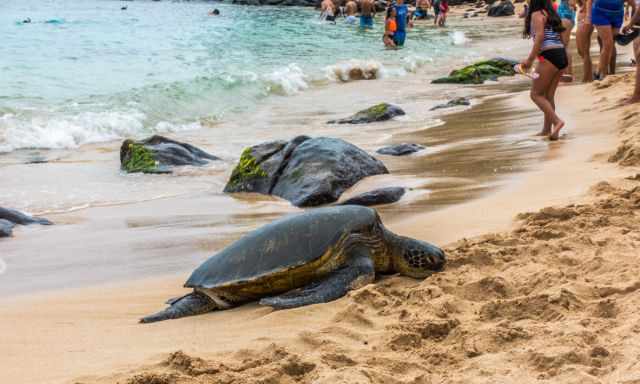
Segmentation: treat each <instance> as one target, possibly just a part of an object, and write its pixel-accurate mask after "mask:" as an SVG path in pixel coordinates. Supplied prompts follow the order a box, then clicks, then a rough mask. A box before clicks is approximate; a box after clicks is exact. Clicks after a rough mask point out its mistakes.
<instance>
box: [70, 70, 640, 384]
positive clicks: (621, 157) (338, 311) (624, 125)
mask: <svg viewBox="0 0 640 384" xmlns="http://www.w3.org/2000/svg"><path fill="white" fill-rule="evenodd" d="M630 84H631V76H630V75H623V76H617V77H611V78H610V79H609V80H607V82H601V83H596V84H595V85H593V86H592V88H593V90H594V95H595V96H596V97H600V99H599V103H598V108H600V109H601V111H599V112H601V113H608V112H607V111H609V112H610V111H615V113H616V115H615V116H618V117H619V125H618V127H617V129H618V131H619V134H620V137H621V139H622V142H621V144H620V147H619V148H618V149H617V150H616V151H615V152H612V154H611V155H610V156H608V160H609V161H610V162H616V163H618V164H620V165H621V166H624V167H631V168H622V171H623V172H626V174H627V176H628V177H626V178H621V177H614V178H610V179H608V180H607V181H602V182H599V183H597V184H595V185H594V186H593V187H592V188H591V189H590V191H589V193H588V194H587V195H586V196H583V197H582V198H581V199H580V201H577V202H575V203H572V204H562V205H556V206H548V207H545V208H542V209H539V210H536V211H532V212H526V213H521V214H519V215H517V217H516V218H515V220H516V224H515V226H514V227H513V228H512V229H511V230H508V231H501V232H497V233H489V234H484V235H481V236H477V237H473V238H468V239H466V238H463V239H461V240H458V241H456V242H454V243H452V244H450V245H449V246H448V247H447V248H446V252H447V254H448V256H449V263H448V266H447V268H446V270H445V271H444V272H442V273H439V274H437V275H434V276H432V277H431V278H428V279H426V280H424V281H422V282H420V281H415V280H411V279H406V278H402V277H397V276H392V277H386V278H382V279H381V280H380V281H378V282H376V283H375V284H370V285H368V286H366V287H364V288H362V289H359V290H357V291H354V292H351V293H350V294H349V295H348V296H347V297H346V298H344V299H341V300H339V301H337V302H335V303H330V304H325V305H320V306H313V307H311V308H312V309H310V311H312V312H313V311H317V312H315V313H317V314H318V315H319V316H325V319H323V320H322V321H321V322H320V325H319V326H316V325H317V324H314V326H310V327H309V330H302V331H301V330H300V329H295V330H294V329H292V333H291V335H289V338H287V339H280V340H278V339H277V338H273V339H272V338H270V337H263V338H258V339H256V340H255V346H254V347H249V348H240V349H238V350H234V351H229V352H228V353H211V354H209V353H199V354H197V355H195V354H192V353H189V352H183V351H180V350H178V351H174V352H172V353H170V354H168V355H165V357H163V358H161V359H159V360H160V362H158V363H152V364H148V365H144V366H140V367H138V368H134V369H132V370H125V371H121V372H118V373H115V374H111V375H106V376H100V377H92V378H84V379H80V380H79V381H78V382H81V383H114V382H118V383H127V384H174V383H175V384H187V383H188V384H195V383H416V384H417V383H445V382H446V383H495V382H518V383H529V382H539V381H543V382H553V383H605V382H607V383H609V382H611V383H626V384H632V383H638V382H640V362H639V361H640V325H639V324H640V311H638V308H640V264H639V263H638V255H637V249H638V247H639V246H640V235H639V233H640V216H638V214H637V212H638V211H637V210H638V208H640V176H639V175H638V174H637V171H638V169H637V168H635V166H637V165H639V164H640V163H639V162H638V161H637V160H636V159H637V154H638V153H640V152H638V145H640V119H639V115H638V109H637V106H628V107H618V106H617V104H616V103H617V101H618V99H619V98H620V97H622V96H624V94H625V93H626V92H628V91H629V85H630ZM609 116H612V115H611V114H609ZM597 157H602V156H597ZM301 310H303V309H299V310H296V311H301ZM292 314H295V311H294V312H292ZM272 315H280V316H286V315H284V314H282V313H273V314H272ZM272 315H271V316H272ZM276 318H277V316H276ZM156 361H157V360H156Z"/></svg>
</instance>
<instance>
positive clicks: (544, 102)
mask: <svg viewBox="0 0 640 384" xmlns="http://www.w3.org/2000/svg"><path fill="white" fill-rule="evenodd" d="M563 31H564V27H563V26H562V21H561V20H560V16H558V13H557V12H556V11H555V10H554V9H553V5H552V4H551V1H550V0H531V5H530V9H529V14H528V15H527V17H526V18H525V23H524V32H523V36H524V37H525V38H533V47H532V48H531V52H530V53H529V56H528V57H527V59H526V60H524V61H523V62H522V63H521V65H522V67H523V68H524V69H525V70H527V69H529V68H531V66H533V62H534V61H535V59H536V58H539V61H540V62H539V64H538V67H537V72H538V74H539V76H538V77H537V78H535V79H534V80H533V85H532V87H531V100H533V102H534V103H535V104H536V105H537V106H538V108H540V110H541V111H542V112H543V113H544V127H543V129H542V132H540V134H541V135H544V136H549V139H550V140H557V139H558V137H559V135H560V130H561V129H562V128H563V127H564V121H563V120H562V119H560V117H558V115H557V114H556V111H555V109H556V106H555V94H556V89H557V88H558V82H559V81H560V74H561V72H562V70H563V69H565V68H566V67H567V65H568V60H567V51H566V50H565V48H564V44H562V39H561V37H560V34H561V33H562V32H563Z"/></svg>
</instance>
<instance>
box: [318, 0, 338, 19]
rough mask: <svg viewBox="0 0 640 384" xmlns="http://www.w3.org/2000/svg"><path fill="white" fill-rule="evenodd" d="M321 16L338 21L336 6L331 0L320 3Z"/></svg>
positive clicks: (323, 0)
mask: <svg viewBox="0 0 640 384" xmlns="http://www.w3.org/2000/svg"><path fill="white" fill-rule="evenodd" d="M320 18H322V19H324V20H325V21H329V22H332V23H334V24H335V23H336V6H335V4H333V1H331V0H322V4H321V5H320Z"/></svg>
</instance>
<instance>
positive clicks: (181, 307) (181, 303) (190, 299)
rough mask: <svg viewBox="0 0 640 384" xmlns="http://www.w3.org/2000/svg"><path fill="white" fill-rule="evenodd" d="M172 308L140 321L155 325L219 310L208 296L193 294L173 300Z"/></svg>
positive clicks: (171, 302)
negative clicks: (163, 321)
mask: <svg viewBox="0 0 640 384" xmlns="http://www.w3.org/2000/svg"><path fill="white" fill-rule="evenodd" d="M169 304H170V306H169V307H168V308H165V309H164V310H162V311H160V312H158V313H156V314H154V315H149V316H145V317H143V318H142V319H140V322H141V323H155V322H156V321H162V320H169V319H179V318H181V317H186V316H193V315H200V314H202V313H207V312H211V311H213V310H215V309H218V306H217V305H216V303H215V302H214V301H213V300H211V299H210V298H209V297H208V296H207V295H205V294H203V293H199V292H192V293H189V294H188V295H185V296H182V297H179V298H175V299H171V300H170V303H169Z"/></svg>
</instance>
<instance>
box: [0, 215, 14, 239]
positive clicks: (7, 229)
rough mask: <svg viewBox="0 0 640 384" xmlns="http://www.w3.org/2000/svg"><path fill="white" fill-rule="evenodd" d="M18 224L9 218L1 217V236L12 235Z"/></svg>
mask: <svg viewBox="0 0 640 384" xmlns="http://www.w3.org/2000/svg"><path fill="white" fill-rule="evenodd" d="M15 226H16V225H15V224H14V223H12V222H11V221H9V220H5V219H0V237H10V236H11V235H12V234H13V227H15Z"/></svg>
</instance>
